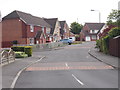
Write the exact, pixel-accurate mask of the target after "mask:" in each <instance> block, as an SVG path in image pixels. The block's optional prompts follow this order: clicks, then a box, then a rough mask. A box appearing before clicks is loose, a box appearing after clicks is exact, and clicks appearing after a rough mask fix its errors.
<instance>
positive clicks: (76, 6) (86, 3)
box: [0, 0, 120, 26]
mask: <svg viewBox="0 0 120 90" xmlns="http://www.w3.org/2000/svg"><path fill="white" fill-rule="evenodd" d="M119 1H120V0H0V11H1V15H2V17H4V16H6V15H7V14H9V13H10V12H12V11H14V10H19V11H22V12H26V13H30V14H32V15H34V16H38V17H45V18H58V19H59V21H62V20H66V21H67V23H68V25H69V26H70V24H71V23H72V22H75V21H76V22H78V23H80V24H84V23H86V22H99V12H100V13H101V22H104V23H105V22H106V20H107V17H108V15H109V14H110V12H111V10H112V9H118V2H119ZM91 9H94V10H96V11H91Z"/></svg>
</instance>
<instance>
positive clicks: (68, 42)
mask: <svg viewBox="0 0 120 90" xmlns="http://www.w3.org/2000/svg"><path fill="white" fill-rule="evenodd" d="M60 42H63V43H65V44H69V45H71V44H72V41H71V40H70V39H62V40H60Z"/></svg>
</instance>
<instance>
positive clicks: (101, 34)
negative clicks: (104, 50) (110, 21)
mask: <svg viewBox="0 0 120 90" xmlns="http://www.w3.org/2000/svg"><path fill="white" fill-rule="evenodd" d="M114 27H117V26H116V25H107V24H105V25H104V27H103V28H102V29H101V30H100V31H99V32H98V33H97V38H98V39H100V38H102V37H104V36H106V35H107V34H108V32H109V31H110V30H111V29H112V28H114Z"/></svg>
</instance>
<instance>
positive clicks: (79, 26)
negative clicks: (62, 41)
mask: <svg viewBox="0 0 120 90" xmlns="http://www.w3.org/2000/svg"><path fill="white" fill-rule="evenodd" d="M82 28H83V25H82V24H79V23H77V22H73V23H71V25H70V30H71V32H72V33H74V34H79V33H80V32H81V29H82Z"/></svg>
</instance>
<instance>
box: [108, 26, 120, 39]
mask: <svg viewBox="0 0 120 90" xmlns="http://www.w3.org/2000/svg"><path fill="white" fill-rule="evenodd" d="M108 35H109V37H110V38H113V37H116V36H119V35H120V27H115V28H112V29H111V30H110V31H109V32H108Z"/></svg>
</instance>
